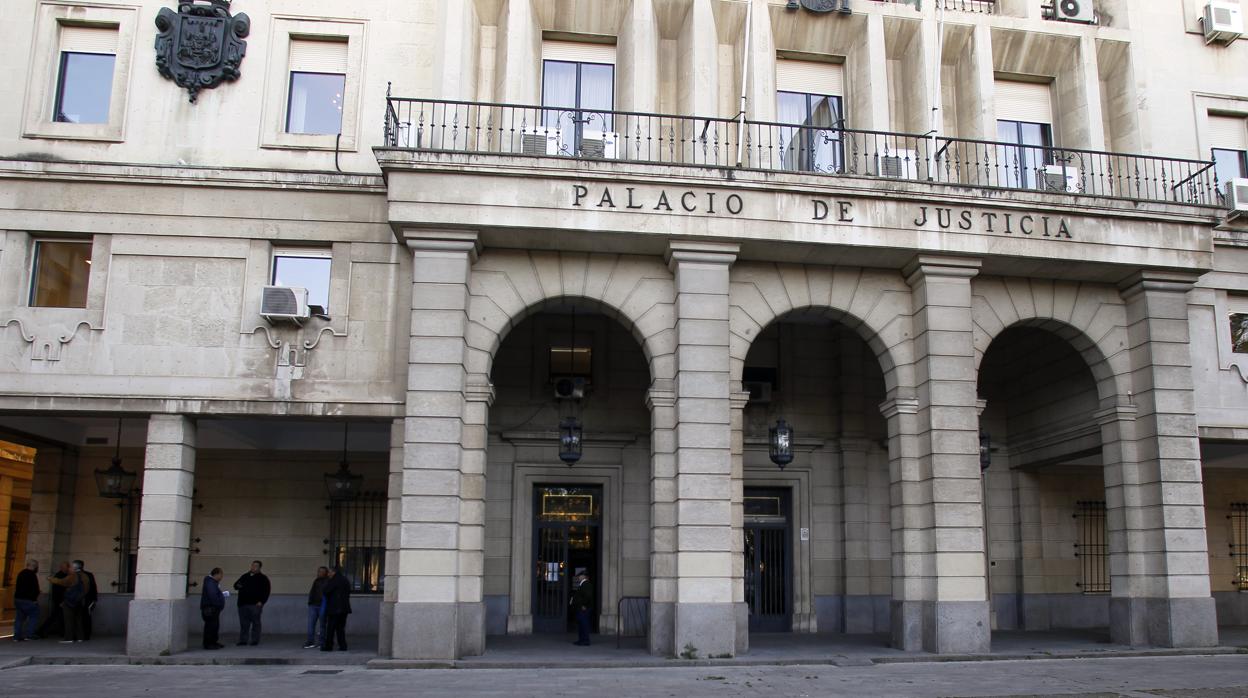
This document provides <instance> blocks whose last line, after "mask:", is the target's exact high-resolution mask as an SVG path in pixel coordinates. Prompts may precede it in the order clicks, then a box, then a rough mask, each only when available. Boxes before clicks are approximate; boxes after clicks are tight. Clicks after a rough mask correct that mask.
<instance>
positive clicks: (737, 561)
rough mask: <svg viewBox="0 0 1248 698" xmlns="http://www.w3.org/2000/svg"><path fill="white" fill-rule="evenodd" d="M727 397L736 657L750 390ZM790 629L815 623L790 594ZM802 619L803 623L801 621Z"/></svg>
mask: <svg viewBox="0 0 1248 698" xmlns="http://www.w3.org/2000/svg"><path fill="white" fill-rule="evenodd" d="M739 387H740V384H737V385H736V386H734V389H733V390H732V392H731V393H730V394H729V402H728V406H729V409H730V410H731V414H732V540H731V543H732V602H733V604H735V605H736V607H737V609H738V612H740V609H744V610H745V612H746V617H745V620H744V621H739V622H738V624H737V654H738V655H740V654H745V653H746V652H749V651H750V619H749V607H748V606H746V604H745V406H746V404H748V403H749V401H750V391H748V390H737V389H736V388H739ZM793 601H794V604H793V605H794V608H793V630H794V632H799V631H800V629H801V628H802V627H803V626H806V627H810V626H811V625H813V623H814V614H813V613H811V612H810V609H806V612H805V613H803V612H802V609H799V608H798V606H799V603H798V594H796V593H795V594H794V595H793ZM803 619H805V620H804V622H803Z"/></svg>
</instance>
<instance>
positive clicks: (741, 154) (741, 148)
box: [737, 0, 754, 167]
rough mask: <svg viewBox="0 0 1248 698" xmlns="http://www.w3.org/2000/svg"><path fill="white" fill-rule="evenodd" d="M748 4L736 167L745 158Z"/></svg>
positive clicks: (750, 21)
mask: <svg viewBox="0 0 1248 698" xmlns="http://www.w3.org/2000/svg"><path fill="white" fill-rule="evenodd" d="M747 1H748V2H749V3H750V5H749V8H748V9H746V11H745V51H744V55H743V56H741V112H740V113H739V114H738V115H737V116H738V117H739V118H740V123H738V124H737V167H740V166H741V162H742V160H744V159H745V89H746V85H747V81H748V80H749V78H750V38H751V34H752V33H753V30H754V0H747Z"/></svg>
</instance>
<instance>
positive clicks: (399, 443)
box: [377, 419, 404, 657]
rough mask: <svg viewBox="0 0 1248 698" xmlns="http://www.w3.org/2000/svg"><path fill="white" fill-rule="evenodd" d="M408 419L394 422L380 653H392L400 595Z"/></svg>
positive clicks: (387, 503)
mask: <svg viewBox="0 0 1248 698" xmlns="http://www.w3.org/2000/svg"><path fill="white" fill-rule="evenodd" d="M403 425H404V420H402V419H396V420H394V421H393V422H391V424H390V472H389V477H388V479H387V481H386V482H387V484H386V570H385V573H386V577H385V584H384V587H385V591H384V592H383V594H382V598H381V606H380V609H379V613H380V617H379V619H378V621H377V654H378V655H380V656H382V657H389V656H390V653H391V643H393V641H394V602H395V601H397V600H398V598H399V532H400V529H401V526H400V516H401V514H402V506H403V433H404V429H403Z"/></svg>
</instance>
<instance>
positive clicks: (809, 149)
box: [776, 90, 845, 173]
mask: <svg viewBox="0 0 1248 698" xmlns="http://www.w3.org/2000/svg"><path fill="white" fill-rule="evenodd" d="M781 95H793V96H798V97H803V98H805V101H806V116H805V119H806V121H805V122H803V123H800V124H793V123H785V122H782V123H784V127H785V128H792V129H794V130H795V135H798V136H800V137H801V138H802V140H803V141H805V142H804V143H803V144H802V150H801V153H800V156H799V158H798V162H797V163H796V164H795V166H794V168H793V169H794V171H796V172H824V171H830V172H835V173H840V172H844V171H845V138H844V133H845V98H844V97H842V96H841V95H825V94H819V93H817V92H795V91H792V90H776V106H777V108H779V106H780V100H781ZM824 100H827V101H828V103H829V104H830V105H832V115H833V119H832V124H831V125H830V126H816V125H814V124H811V123H809V122H810V119H811V117H812V115H813V114H814V113H815V109H816V105H818V104H819V103H820V102H823V101H824ZM824 132H826V133H831V134H832V135H831V136H829V137H828V141H829V144H833V143H834V144H835V145H833V148H832V168H831V169H830V170H824V169H822V168H819V167H817V166H816V165H815V152H816V144H815V134H816V133H824ZM820 137H822V136H820ZM790 143H791V141H790Z"/></svg>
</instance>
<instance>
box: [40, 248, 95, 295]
mask: <svg viewBox="0 0 1248 698" xmlns="http://www.w3.org/2000/svg"><path fill="white" fill-rule="evenodd" d="M46 243H68V244H74V245H86V246H87V250H88V252H87V278H86V284H85V289H86V290H85V292H84V297H83V303H82V305H41V304H39V303H37V302H36V301H37V300H38V294H39V263H40V246H42V245H44V244H46ZM94 252H95V245H94V241H93V240H91V239H86V240H81V239H77V238H35V240H34V249H33V250H32V251H31V261H30V285H29V288H28V290H27V295H26V305H27V306H29V307H31V308H86V307H87V304H88V303H89V302H90V294H91V263H90V262H91V256H92V254H93V253H94Z"/></svg>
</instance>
